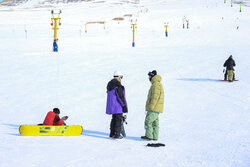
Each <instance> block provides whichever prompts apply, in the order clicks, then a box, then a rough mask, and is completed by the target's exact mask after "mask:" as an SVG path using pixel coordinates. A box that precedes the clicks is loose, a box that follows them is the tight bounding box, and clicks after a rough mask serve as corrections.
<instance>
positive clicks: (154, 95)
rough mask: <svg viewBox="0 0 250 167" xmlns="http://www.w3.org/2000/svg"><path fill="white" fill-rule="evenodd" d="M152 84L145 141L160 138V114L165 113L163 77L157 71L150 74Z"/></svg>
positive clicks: (147, 104) (148, 102) (146, 119)
mask: <svg viewBox="0 0 250 167" xmlns="http://www.w3.org/2000/svg"><path fill="white" fill-rule="evenodd" d="M148 77H149V80H150V82H151V83H152V85H151V87H150V89H149V91H148V99H147V102H146V111H147V115H146V118H145V130H146V133H145V136H141V138H142V139H144V140H158V136H159V113H162V112H163V106H164V90H163V86H162V84H161V76H160V75H157V71H156V70H153V71H152V72H149V73H148Z"/></svg>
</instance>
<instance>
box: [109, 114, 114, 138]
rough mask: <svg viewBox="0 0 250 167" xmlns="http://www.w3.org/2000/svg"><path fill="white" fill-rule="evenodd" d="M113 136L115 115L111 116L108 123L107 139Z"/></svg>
mask: <svg viewBox="0 0 250 167" xmlns="http://www.w3.org/2000/svg"><path fill="white" fill-rule="evenodd" d="M114 135H115V114H114V115H112V119H111V122H110V134H109V137H114Z"/></svg>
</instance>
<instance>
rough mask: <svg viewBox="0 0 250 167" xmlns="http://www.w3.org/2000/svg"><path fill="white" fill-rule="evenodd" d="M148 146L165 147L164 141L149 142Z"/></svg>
mask: <svg viewBox="0 0 250 167" xmlns="http://www.w3.org/2000/svg"><path fill="white" fill-rule="evenodd" d="M147 147H165V144H163V143H148V144H147Z"/></svg>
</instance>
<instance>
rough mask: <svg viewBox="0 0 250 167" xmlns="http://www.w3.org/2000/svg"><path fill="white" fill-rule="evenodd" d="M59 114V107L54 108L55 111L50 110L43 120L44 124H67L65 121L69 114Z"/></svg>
mask: <svg viewBox="0 0 250 167" xmlns="http://www.w3.org/2000/svg"><path fill="white" fill-rule="evenodd" d="M59 114H60V110H59V109H58V108H54V109H53V111H49V112H48V113H47V115H46V117H45V119H44V121H43V125H48V126H60V125H66V123H65V122H64V121H65V120H67V119H68V116H63V117H62V118H60V117H59Z"/></svg>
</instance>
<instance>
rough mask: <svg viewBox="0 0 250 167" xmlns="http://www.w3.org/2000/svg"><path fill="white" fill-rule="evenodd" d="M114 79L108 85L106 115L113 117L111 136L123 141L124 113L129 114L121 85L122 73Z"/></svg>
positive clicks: (117, 72)
mask: <svg viewBox="0 0 250 167" xmlns="http://www.w3.org/2000/svg"><path fill="white" fill-rule="evenodd" d="M113 76H114V78H113V79H112V80H111V81H109V83H108V85H107V105H106V114H109V115H112V120H111V123H110V135H109V137H113V138H115V139H122V136H121V125H122V120H123V113H127V112H128V107H127V101H126V97H125V88H124V86H123V85H122V84H121V81H122V78H123V75H122V73H121V72H120V71H115V72H114V75H113Z"/></svg>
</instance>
